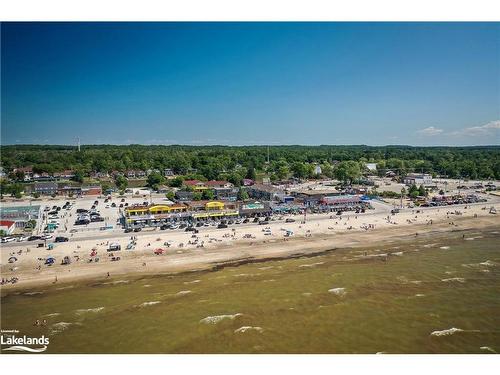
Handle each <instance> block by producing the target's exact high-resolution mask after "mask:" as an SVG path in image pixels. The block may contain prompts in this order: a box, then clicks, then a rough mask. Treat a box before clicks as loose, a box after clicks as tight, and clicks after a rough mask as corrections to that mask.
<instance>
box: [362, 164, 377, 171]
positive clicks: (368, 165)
mask: <svg viewBox="0 0 500 375" xmlns="http://www.w3.org/2000/svg"><path fill="white" fill-rule="evenodd" d="M365 165H366V168H367V169H368V170H369V171H370V172H376V171H377V163H366V164H365Z"/></svg>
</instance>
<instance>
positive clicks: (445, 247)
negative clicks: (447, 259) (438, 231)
mask: <svg viewBox="0 0 500 375" xmlns="http://www.w3.org/2000/svg"><path fill="white" fill-rule="evenodd" d="M449 248H450V247H449V246H441V247H440V249H443V250H448V249H449Z"/></svg>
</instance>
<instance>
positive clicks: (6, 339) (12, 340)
mask: <svg viewBox="0 0 500 375" xmlns="http://www.w3.org/2000/svg"><path fill="white" fill-rule="evenodd" d="M0 340H1V344H2V345H49V338H48V337H45V335H42V336H41V337H28V336H26V335H24V336H22V337H16V336H4V335H2V336H0Z"/></svg>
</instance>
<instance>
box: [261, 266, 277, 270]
mask: <svg viewBox="0 0 500 375" xmlns="http://www.w3.org/2000/svg"><path fill="white" fill-rule="evenodd" d="M271 268H274V266H267V267H260V268H259V270H261V271H265V270H270V269H271Z"/></svg>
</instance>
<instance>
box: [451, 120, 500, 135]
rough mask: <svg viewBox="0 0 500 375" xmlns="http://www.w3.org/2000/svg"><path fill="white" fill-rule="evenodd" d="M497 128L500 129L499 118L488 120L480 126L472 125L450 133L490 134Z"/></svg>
mask: <svg viewBox="0 0 500 375" xmlns="http://www.w3.org/2000/svg"><path fill="white" fill-rule="evenodd" d="M498 129H500V120H495V121H490V122H488V123H487V124H484V125H481V126H472V127H470V128H464V129H461V130H457V131H454V132H452V133H451V135H455V136H468V137H475V136H481V135H488V134H491V133H492V132H494V131H495V130H498Z"/></svg>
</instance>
